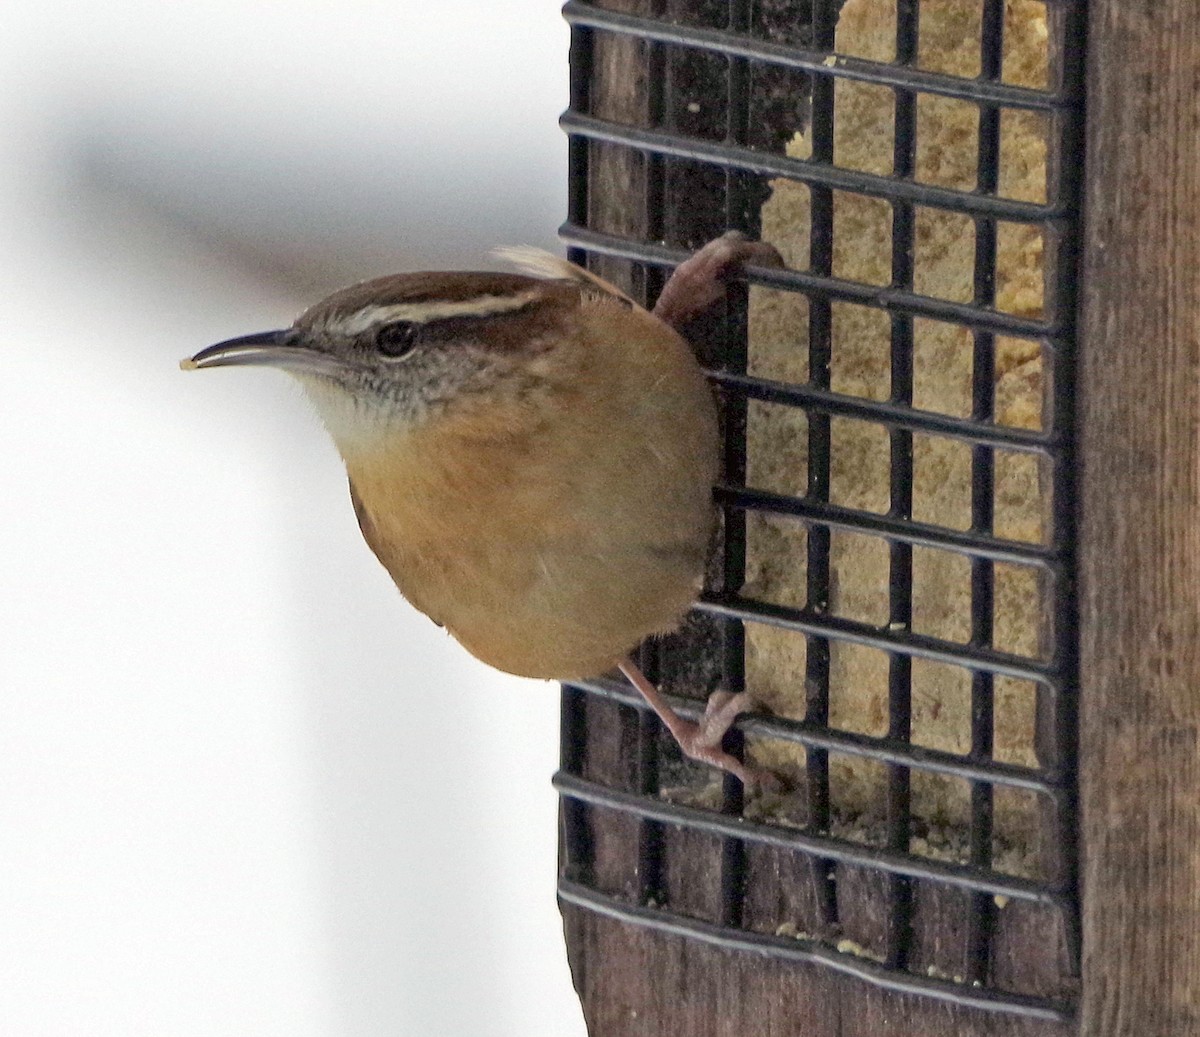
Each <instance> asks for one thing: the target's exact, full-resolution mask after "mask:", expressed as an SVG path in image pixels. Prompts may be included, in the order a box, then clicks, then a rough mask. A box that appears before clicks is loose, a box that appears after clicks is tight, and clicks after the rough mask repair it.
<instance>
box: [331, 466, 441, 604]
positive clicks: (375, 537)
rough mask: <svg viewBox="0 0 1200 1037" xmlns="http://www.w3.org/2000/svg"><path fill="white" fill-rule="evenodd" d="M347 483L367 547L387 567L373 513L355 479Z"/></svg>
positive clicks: (348, 480)
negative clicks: (360, 495) (365, 504)
mask: <svg viewBox="0 0 1200 1037" xmlns="http://www.w3.org/2000/svg"><path fill="white" fill-rule="evenodd" d="M346 484H347V485H348V486H349V487H350V503H351V504H352V505H353V506H354V517H355V518H356V519H358V529H359V532H360V533H362V537H363V539H364V540H365V541H366V542H367V547H369V548H370V549H371V553H372V554H373V555H375V557H376V558H378V559H379V562H380V564H381V565H383V567H384V568H385V569H386V568H387V564H386V563H385V562H384V560H383V555H382V554H381V553H380V543H379V534H378V532H377V531H376V529H375V523H374V522H372V521H371V514H370V512H368V511H367V509H366V507H365V506H364V505H363V502H362V499H361V498H360V497H359V496H358V492H357V491H356V490H355V489H354V480H353V479H351V478H349V477H348V476H347V478H346ZM412 604H413V605H415V606H416V607H417V608H418V609H420V610H421V611H422V612H424V613H425V615H426V616H429V613H428V612H426V611H425V609H424V608H422V607H421V605H420V603H418V602H415V601H414V602H412ZM429 618H430V619H431V620H433V622H434V623H435V624H436V625H437V626H439V627H444V626H445V624H444V623H440V622H438V620H437V619H436V618H435V617H434V616H429Z"/></svg>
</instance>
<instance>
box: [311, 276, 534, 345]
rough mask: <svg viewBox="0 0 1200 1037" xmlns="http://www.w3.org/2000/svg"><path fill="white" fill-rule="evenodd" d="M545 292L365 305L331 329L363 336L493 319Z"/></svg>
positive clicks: (334, 321) (333, 323) (334, 322)
mask: <svg viewBox="0 0 1200 1037" xmlns="http://www.w3.org/2000/svg"><path fill="white" fill-rule="evenodd" d="M540 294H541V292H540V291H539V290H538V289H536V288H531V289H529V290H528V291H524V292H518V293H517V294H516V295H477V296H476V297H475V298H473V299H433V300H427V301H425V302H402V303H395V304H394V305H391V306H374V305H372V306H364V307H363V308H362V309H361V310H356V311H355V312H354V313H348V314H346V315H345V316H343V317H339V318H335V319H332V320H330V321H329V322H328V323H327V324H326V328H327V330H329V331H331V332H334V333H335V334H339V335H361V334H362V333H363V332H365V331H369V330H370V329H371V328H375V327H378V326H379V325H381V324H390V323H392V322H393V321H408V322H409V323H412V324H429V323H432V322H433V321H439V320H450V319H451V318H453V317H490V316H492V315H493V314H500V313H511V312H512V311H514V310H519V309H522V308H523V307H525V306H528V305H529V304H530V303H531V302H534V301H535V300H536V299H537V298H538V297H539V295H540Z"/></svg>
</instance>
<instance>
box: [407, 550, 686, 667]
mask: <svg viewBox="0 0 1200 1037" xmlns="http://www.w3.org/2000/svg"><path fill="white" fill-rule="evenodd" d="M591 548H592V549H590V550H589V545H586V544H584V545H581V544H579V543H571V544H563V545H561V546H560V547H558V548H555V546H554V545H548V544H546V543H545V542H540V541H538V540H536V539H531V538H529V537H526V538H523V539H521V540H518V541H509V542H508V543H497V542H496V540H494V539H493V540H492V541H491V544H490V546H489V548H488V549H487V550H479V551H474V552H471V553H470V554H471V555H473V557H471V556H464V554H463V553H462V552H461V551H459V552H456V553H455V555H454V556H453V557H452V558H449V559H447V558H440V559H439V558H426V559H424V561H423V562H422V563H416V564H412V565H410V566H408V567H407V571H397V572H394V573H393V576H394V578H395V579H396V584H397V586H398V587H399V588H400V590H401V592H402V593H404V595H405V597H407V598H409V600H410V601H412V602H413V603H414V604H416V605H417V606H418V607H419V608H421V609H422V610H423V611H425V612H427V613H428V614H429V615H430V616H431V617H432V618H434V619H436V620H437V621H438V622H440V623H441V624H443V625H444V626H445V627H446V629H447V630H448V631H449V632H450V633H451V634H452V635H453V636H454V637H455V638H456V639H457V640H458V641H459V642H460V643H461V644H462V645H463V647H464V648H466V649H467V650H468V651H469V652H470V653H471V654H472V655H474V656H476V657H477V658H479V659H481V660H482V661H484V662H486V663H488V664H489V665H491V666H494V667H496V668H497V669H500V670H504V671H506V672H508V673H515V674H518V675H520V676H523V677H540V678H550V679H557V680H568V679H577V678H583V677H592V676H596V675H597V674H600V673H602V672H604V671H605V670H608V669H610V668H611V667H612V666H614V665H615V664H616V663H617V662H618V661H619V660H620V659H621V658H622V657H624V656H625V655H626V654H627V653H628V652H629V650H630V649H631V648H633V646H634V645H636V644H637V643H638V642H639V641H641V640H642V639H643V638H644V637H646V636H647V635H649V634H652V633H659V632H663V631H667V630H671V629H673V628H674V627H675V626H676V625H677V624H678V622H679V620H680V617H681V616H682V614H683V612H684V611H685V610H686V609H687V607H688V606H689V605H690V604H691V602H692V601H693V600H694V599H695V596H696V592H697V589H698V573H699V571H700V569H701V567H702V564H703V546H702V545H699V544H697V545H694V550H682V551H681V550H674V549H671V550H663V549H660V548H659V547H658V546H657V545H637V546H634V547H632V548H631V547H630V546H629V545H623V546H622V548H621V549H620V550H616V549H613V548H612V547H611V545H610V549H609V550H603V549H597V545H591ZM413 577H416V579H413Z"/></svg>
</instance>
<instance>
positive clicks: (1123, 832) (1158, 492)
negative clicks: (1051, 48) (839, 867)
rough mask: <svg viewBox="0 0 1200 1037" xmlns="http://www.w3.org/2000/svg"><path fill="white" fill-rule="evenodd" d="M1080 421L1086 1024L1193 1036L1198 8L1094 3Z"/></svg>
mask: <svg viewBox="0 0 1200 1037" xmlns="http://www.w3.org/2000/svg"><path fill="white" fill-rule="evenodd" d="M1087 113H1088V120H1087V123H1088V146H1087V152H1088V155H1087V188H1086V203H1085V204H1086V231H1085V233H1086V239H1085V256H1084V267H1083V273H1082V281H1081V287H1082V292H1081V306H1082V312H1081V317H1082V324H1081V342H1080V352H1079V360H1080V367H1079V381H1078V391H1079V397H1078V398H1079V418H1080V435H1081V439H1080V444H1079V446H1080V450H1079V456H1080V458H1081V462H1082V472H1081V483H1080V497H1081V500H1080V504H1081V509H1080V527H1079V529H1080V544H1079V552H1080V553H1079V563H1080V619H1081V624H1082V629H1081V643H1080V650H1081V694H1080V711H1081V728H1080V739H1081V742H1080V767H1081V796H1082V800H1081V803H1082V823H1083V824H1082V835H1083V854H1084V869H1083V885H1084V962H1083V966H1084V974H1083V980H1084V984H1083V1005H1082V1016H1081V1019H1080V1032H1081V1033H1083V1034H1087V1035H1089V1037H1124V1035H1133V1034H1138V1035H1145V1037H1184V1035H1194V1034H1200V730H1198V721H1200V622H1198V621H1197V620H1198V616H1200V227H1198V225H1197V220H1198V218H1200V22H1198V21H1197V19H1196V8H1195V5H1194V4H1193V3H1192V2H1190V0H1092V3H1091V4H1090V10H1089V55H1088V107H1087Z"/></svg>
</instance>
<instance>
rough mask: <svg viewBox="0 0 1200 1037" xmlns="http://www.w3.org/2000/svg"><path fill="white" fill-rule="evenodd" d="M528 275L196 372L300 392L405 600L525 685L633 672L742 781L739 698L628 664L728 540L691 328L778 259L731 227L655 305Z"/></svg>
mask: <svg viewBox="0 0 1200 1037" xmlns="http://www.w3.org/2000/svg"><path fill="white" fill-rule="evenodd" d="M499 254H501V255H503V256H504V258H506V259H508V260H509V261H511V262H512V263H514V264H515V265H516V266H517V268H518V269H519V270H520V271H522V272H519V273H495V272H475V271H448V272H428V271H426V272H416V273H401V274H394V275H391V276H387V277H381V278H376V279H374V280H369V281H364V282H362V283H360V284H355V285H351V286H350V287H347V288H343V289H341V290H339V291H336V292H334V293H333V294H332V295H330V296H328V297H327V298H325V299H323V300H322V301H320V302H318V303H316V304H315V305H314V306H311V307H310V308H308V309H307V310H305V311H304V312H303V313H302V314H301V315H300V316H299V317H298V318H296V320H295V322H294V323H293V324H292V325H291V326H290V327H288V328H284V329H280V330H274V331H267V332H258V333H255V334H250V335H243V336H240V337H238V338H232V339H228V340H225V341H222V342H218V343H217V344H216V345H213V346H209V347H208V348H206V349H203V350H201V351H200V352H198V353H196V354H195V355H194V356H192V357H190V358H188V359H185V360H183V361H181V363H180V366H181V367H182V368H184V369H185V370H198V369H208V368H216V367H231V366H242V365H265V366H269V367H274V368H279V369H282V370H284V371H286V372H287V373H289V374H290V375H293V376H294V377H295V378H297V379H298V380H299V381H300V383H301V384H302V385H303V387H304V389H305V391H306V394H307V395H308V397H309V398H310V399H311V401H312V403H313V404H314V405H315V408H316V410H317V412H318V414H319V415H320V417H321V419H322V420H323V422H324V424H325V426H326V428H327V429H328V431H329V433H330V435H331V436H332V438H333V441H334V443H335V444H336V446H337V449H338V451H339V453H340V454H341V457H342V459H343V461H344V463H345V467H346V473H347V477H348V481H349V489H350V499H351V502H352V504H353V508H354V513H355V516H356V517H357V520H358V525H359V528H360V530H361V532H362V536H363V539H364V540H365V541H366V543H367V545H368V546H369V547H370V549H371V550H372V551H373V552H374V554H375V556H376V557H377V558H378V560H379V561H380V562H381V563H382V564H383V567H384V568H385V569H386V570H387V572H388V573H389V574H390V576H391V577H392V579H393V581H394V582H395V584H396V586H397V587H398V588H399V590H400V592H401V594H402V595H403V596H404V597H405V598H406V599H407V600H408V601H409V602H410V603H411V604H412V605H414V606H415V607H416V608H417V609H419V610H420V611H421V612H423V613H425V614H426V615H427V616H428V617H429V618H430V619H432V620H433V621H434V622H436V623H438V624H439V625H441V626H443V627H444V628H445V629H446V630H447V631H448V632H449V633H450V634H451V635H452V636H453V637H454V638H455V639H456V640H457V641H458V642H459V643H460V644H461V645H462V646H463V647H464V648H465V649H466V650H467V651H468V652H470V653H471V654H472V655H474V656H476V657H477V658H479V659H481V660H482V661H483V662H485V663H488V664H489V665H491V666H493V667H495V668H497V669H499V670H503V671H506V672H508V673H513V674H517V675H519V676H522V677H533V678H542V679H553V680H558V681H572V680H583V679H589V678H595V677H598V676H600V675H602V674H605V673H608V672H610V671H612V670H614V669H618V670H620V672H621V673H622V674H624V676H625V677H626V678H627V679H628V680H629V681H630V683H631V684H632V685H633V686H634V687H635V688H636V689H637V691H638V692H640V693H641V695H642V696H644V698H645V699H646V701H647V703H648V704H649V706H650V707H651V708H652V709H653V710H654V711H655V713H657V714H658V716H659V717H660V718H661V720H662V722H663V723H664V725H665V726H666V727H667V729H668V730H669V731H670V733H671V734H672V735H673V736H674V738H675V740H676V741H677V742H678V743H679V746H680V748H681V749H682V750H683V752H684V753H685V754H686V755H687V756H689V757H691V758H693V759H695V760H698V761H701V762H702V763H705V764H708V765H710V766H713V767H716V768H719V769H721V770H723V771H727V772H728V773H730V774H733V775H734V776H735V777H737V778H738V779H739V780H741V781H742V783H743V784H744V785H746V786H754V785H762V784H766V783H767V782H768V781H769V777H768V776H767V775H765V774H764V773H763V772H760V771H759V770H758V769H757V768H755V767H753V766H751V765H750V764H747V763H745V762H743V761H742V760H739V759H737V758H736V757H734V756H733V755H732V754H731V753H729V752H727V751H725V749H723V748H722V745H721V743H722V739H723V737H724V735H725V733H726V732H727V731H728V729H729V728H730V726H731V725H732V724H733V723H734V721H735V720H736V718H737V717H738V716H739V715H740V714H741V713H743V712H746V711H747V710H749V709H752V708H753V702H752V701H751V699H750V698H749V696H748V695H747V693H746V692H744V691H743V692H739V693H737V694H731V693H730V692H721V691H719V692H714V693H713V694H712V695H711V696H710V697H709V699H708V703H707V706H706V710H705V713H704V716H703V718H702V719H701V720H700V722H699V723H695V722H692V721H689V720H687V719H685V718H684V717H681V716H680V715H679V714H678V713H676V712H675V710H674V709H672V707H671V706H670V705H669V703H668V702H667V701H666V699H665V698H664V697H663V695H662V694H661V693H660V692H659V691H658V689H657V688H656V687H655V686H654V684H653V683H652V682H651V681H650V680H648V679H647V678H646V676H645V675H644V674H643V673H642V672H641V670H640V669H639V668H638V667H637V665H636V664H635V663H634V661H633V659H632V658H631V656H630V652H631V650H632V649H633V648H634V647H635V646H636V645H637V644H639V643H640V642H641V641H642V640H643V639H645V638H646V637H648V636H651V635H655V634H662V633H666V632H669V631H671V630H673V629H675V628H676V627H677V626H678V624H679V623H680V621H681V619H682V617H683V615H684V613H685V612H686V611H687V609H688V608H689V607H690V606H691V605H692V604H694V602H695V600H696V598H697V595H698V593H699V591H700V590H701V585H702V579H703V573H704V568H705V562H706V555H707V552H708V547H709V543H710V539H711V534H712V530H713V527H714V521H715V509H714V505H713V500H712V486H713V483H714V481H715V479H716V477H717V473H718V427H717V415H716V407H715V402H714V399H713V395H712V390H711V389H710V387H709V385H708V382H707V380H706V378H705V376H704V373H703V371H702V369H701V367H700V365H699V363H698V362H697V360H696V358H695V355H694V353H693V351H692V349H691V347H690V346H689V345H688V343H687V342H686V340H685V339H684V338H683V336H682V335H681V329H683V328H684V327H685V326H686V324H687V323H688V322H689V321H690V320H692V319H694V318H695V317H696V316H697V315H699V314H700V313H701V312H702V311H704V310H705V309H707V308H708V307H710V306H711V305H713V304H714V303H715V302H717V301H718V300H719V299H721V298H722V297H723V295H724V292H725V287H726V282H727V279H728V278H729V276H730V275H731V274H733V273H736V272H737V271H738V270H739V269H740V268H741V266H742V265H744V264H746V263H757V264H760V265H770V266H778V265H781V262H782V261H781V260H780V259H779V255H778V253H777V252H776V251H775V250H774V248H772V247H771V246H770V245H768V244H765V243H763V242H758V241H753V240H750V239H748V238H747V237H746V236H744V235H742V234H740V233H738V232H732V231H731V232H727V233H726V234H724V235H722V236H721V237H719V238H717V239H715V240H714V241H711V242H709V243H708V244H707V245H705V246H704V247H703V248H701V249H699V250H698V251H697V252H695V253H694V254H693V255H692V256H690V257H689V258H688V259H687V260H685V261H684V262H683V263H681V264H680V265H679V266H678V267H677V268H676V269H675V271H674V273H673V274H672V276H671V277H670V279H669V280H668V281H667V283H666V285H665V286H664V288H663V291H662V292H661V293H660V295H659V298H658V301H657V303H656V305H655V307H654V309H653V310H652V311H651V310H647V309H645V308H643V307H642V306H640V305H638V304H637V303H636V302H635V301H634V300H633V299H632V298H630V297H629V296H628V295H627V294H625V293H624V292H623V291H621V290H620V289H618V288H617V287H615V286H614V285H612V284H609V283H608V282H607V281H604V280H603V279H601V278H600V277H598V276H597V275H595V274H594V273H592V272H590V271H588V270H586V269H584V268H582V267H580V266H577V265H575V264H573V263H570V262H569V261H567V260H566V259H562V258H559V257H557V256H554V255H552V254H551V253H548V252H543V251H540V250H535V249H529V248H513V249H507V250H499Z"/></svg>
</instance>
